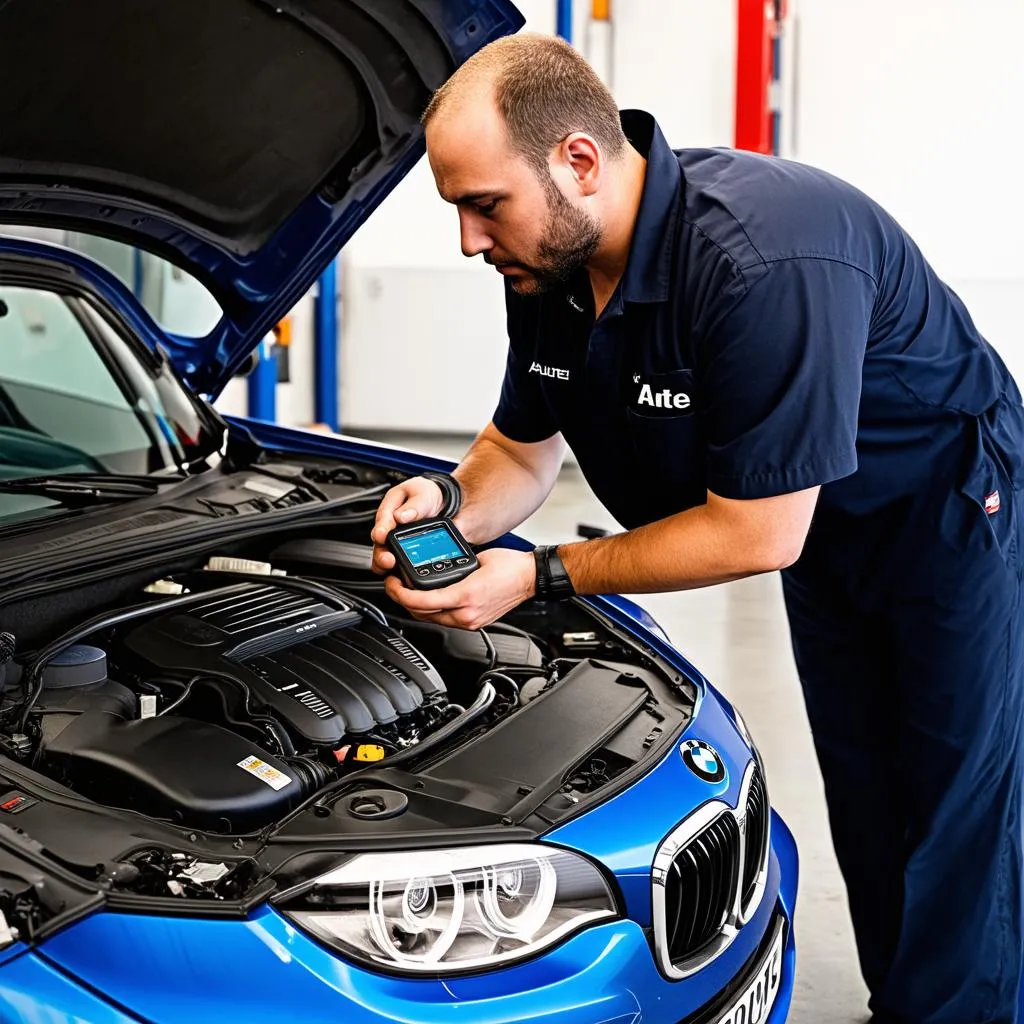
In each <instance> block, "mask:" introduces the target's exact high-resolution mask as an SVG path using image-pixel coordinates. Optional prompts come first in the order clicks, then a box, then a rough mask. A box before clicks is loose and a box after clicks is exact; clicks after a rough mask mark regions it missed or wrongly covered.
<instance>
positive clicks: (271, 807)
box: [46, 711, 308, 833]
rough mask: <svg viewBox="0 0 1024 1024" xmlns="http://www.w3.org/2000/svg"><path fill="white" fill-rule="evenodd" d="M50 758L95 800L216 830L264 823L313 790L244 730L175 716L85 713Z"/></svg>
mask: <svg viewBox="0 0 1024 1024" xmlns="http://www.w3.org/2000/svg"><path fill="white" fill-rule="evenodd" d="M46 759H47V761H48V763H50V764H51V765H54V766H56V767H58V768H61V769H63V770H64V771H65V772H66V773H67V775H68V777H69V778H70V779H71V780H73V784H74V788H75V789H76V790H78V792H80V793H83V794H84V795H86V796H88V797H91V798H92V799H94V800H99V801H102V802H103V803H111V804H113V805H114V806H116V807H127V808H129V809H131V810H137V811H141V812H142V813H144V814H151V815H154V816H156V817H158V818H170V819H171V820H172V821H180V822H183V823H186V824H188V825H191V826H192V827H194V828H202V829H208V830H210V831H214V832H228V833H234V832H246V831H249V830H251V829H255V828H259V827H261V826H263V825H266V824H267V823H268V822H271V821H273V820H274V819H275V818H278V817H280V816H281V815H282V814H284V813H286V812H287V811H289V810H291V809H292V808H293V807H295V806H296V805H297V804H298V803H299V801H300V800H302V798H303V797H304V796H305V795H306V790H307V788H308V786H307V785H306V784H304V780H303V779H301V778H300V777H299V776H298V775H297V774H296V772H295V770H294V769H293V768H292V767H291V766H290V765H287V764H284V763H283V762H282V761H279V760H278V759H276V758H275V757H274V756H273V755H272V754H268V753H266V752H265V751H263V750H260V749H259V748H258V747H256V746H255V745H254V744H252V743H250V742H249V741H248V740H245V739H243V738H242V737H241V736H238V735H236V734H235V733H233V732H229V731H228V730H227V729H222V728H220V726H217V725H211V724H209V723H208V722H197V721H194V720H193V719H190V718H176V717H174V716H173V715H167V716H166V717H162V718H143V719H141V720H137V721H134V722H125V721H123V720H121V719H120V718H119V717H117V716H116V715H109V714H105V713H104V712H101V711H86V712H85V713H83V714H81V715H77V716H76V717H74V718H73V719H71V720H70V722H69V724H68V725H67V726H66V727H65V728H64V729H63V730H62V731H61V732H60V733H59V734H58V735H57V736H54V737H53V738H52V739H51V740H50V741H49V742H48V743H47V746H46Z"/></svg>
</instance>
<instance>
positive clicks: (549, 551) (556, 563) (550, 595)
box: [533, 544, 576, 601]
mask: <svg viewBox="0 0 1024 1024" xmlns="http://www.w3.org/2000/svg"><path fill="white" fill-rule="evenodd" d="M533 560H534V562H535V563H536V565H537V583H536V596H537V597H539V598H540V599H541V600H544V601H564V600H565V599H566V598H569V597H574V596H575V595H576V588H575V587H574V586H573V585H572V580H571V579H569V573H568V572H566V569H565V566H564V565H563V564H562V560H561V558H559V557H558V545H557V544H549V545H547V546H545V547H539V548H534V551H533Z"/></svg>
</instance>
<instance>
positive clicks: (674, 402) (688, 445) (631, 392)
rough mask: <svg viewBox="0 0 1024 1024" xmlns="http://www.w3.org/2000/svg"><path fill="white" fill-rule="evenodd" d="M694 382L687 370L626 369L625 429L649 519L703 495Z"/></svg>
mask: <svg viewBox="0 0 1024 1024" xmlns="http://www.w3.org/2000/svg"><path fill="white" fill-rule="evenodd" d="M635 378H639V379H635ZM695 384H696V381H695V378H694V373H693V371H692V370H674V371H672V372H670V373H655V374H637V375H631V379H630V380H629V381H628V382H627V385H626V429H627V432H628V434H629V440H630V446H631V450H632V452H633V458H634V460H635V463H634V464H635V467H636V470H637V474H638V477H639V481H640V483H639V486H640V488H641V490H642V492H643V493H644V496H645V502H644V504H645V506H646V512H645V518H646V519H647V521H648V522H650V521H652V520H653V519H662V518H664V517H665V516H669V515H674V514H675V513H676V512H682V511H684V510H685V509H688V508H693V507H694V506H696V505H703V504H704V503H705V502H706V501H707V471H706V447H707V446H706V442H705V439H704V436H703V429H702V423H701V417H700V414H699V396H698V395H697V394H696V390H695Z"/></svg>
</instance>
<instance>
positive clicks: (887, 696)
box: [783, 401, 1024, 1024]
mask: <svg viewBox="0 0 1024 1024" xmlns="http://www.w3.org/2000/svg"><path fill="white" fill-rule="evenodd" d="M1022 451H1024V416H1022V413H1021V409H1020V407H1019V405H1016V404H1014V403H1012V402H1008V401H1007V402H1001V403H999V404H998V405H997V406H996V407H994V408H993V409H992V410H990V412H989V413H988V414H986V416H984V417H982V418H979V419H973V418H967V419H965V426H964V447H963V449H962V450H961V451H958V453H957V457H956V459H955V460H954V461H955V464H954V465H948V464H947V465H946V466H945V467H944V468H943V470H942V471H940V472H938V473H937V474H936V485H935V487H934V488H933V489H931V490H930V492H929V493H925V494H918V495H914V496H912V497H909V498H906V499H904V500H900V501H894V502H893V503H891V504H890V505H888V506H887V507H885V508H884V509H882V510H880V511H878V510H876V511H874V512H872V513H871V514H869V515H865V516H860V517H858V516H853V515H849V514H838V513H836V514H833V513H830V512H829V511H828V510H827V509H824V510H823V511H822V514H821V517H820V520H821V521H820V522H816V523H815V525H814V527H813V529H812V531H811V534H810V536H809V538H808V542H807V546H806V548H805V551H804V553H803V555H802V556H801V558H800V560H799V561H798V562H797V563H796V564H795V565H794V566H793V567H791V568H790V569H788V570H786V571H785V572H784V573H783V587H784V594H785V599H786V606H787V611H788V614H789V620H790V627H791V632H792V638H793V648H794V653H795V656H796V662H797V668H798V671H799V674H800V679H801V684H802V686H803V691H804V698H805V701H806V705H807V712H808V717H809V720H810V723H811V729H812V732H813V734H814V741H815V747H816V750H817V755H818V760H819V764H820V766H821V771H822V775H823V778H824V781H825V791H826V798H827V801H828V808H829V819H830V824H831V830H832V837H833V842H834V845H835V850H836V854H837V857H838V860H839V865H840V868H841V870H842V873H843V877H844V879H845V882H846V887H847V894H848V898H849V905H850V912H851V916H852V920H853V925H854V932H855V935H856V940H857V948H858V955H859V958H860V965H861V970H862V973H863V975H864V979H865V981H866V983H867V985H868V988H869V990H870V992H871V1000H870V1007H871V1010H872V1011H873V1013H874V1015H875V1018H874V1019H875V1020H877V1021H880V1022H886V1024H888V1022H892V1024H982V1022H986V1024H988V1022H991V1024H995V1022H998V1024H1013V1022H1016V1021H1018V1020H1020V1021H1024V1013H1020V1012H1019V1010H1018V1006H1019V1000H1020V994H1019V990H1020V977H1021V968H1022V955H1024V940H1022V917H1024V902H1022V869H1024V863H1022V788H1024V756H1022V754H1024V735H1022V721H1024V622H1022V607H1021V572H1022V563H1024V551H1022V550H1021V547H1022V539H1024V538H1022V529H1024V508H1022V507H1021V506H1022V505H1024V493H1022V490H1021V488H1022V485H1024V472H1022V469H1021V465H1022V456H1021V452H1022Z"/></svg>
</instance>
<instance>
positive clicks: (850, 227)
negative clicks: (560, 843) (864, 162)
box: [494, 111, 1020, 528]
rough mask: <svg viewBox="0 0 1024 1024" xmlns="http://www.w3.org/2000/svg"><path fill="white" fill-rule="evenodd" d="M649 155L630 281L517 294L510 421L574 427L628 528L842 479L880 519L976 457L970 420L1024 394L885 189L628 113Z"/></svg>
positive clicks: (830, 500)
mask: <svg viewBox="0 0 1024 1024" xmlns="http://www.w3.org/2000/svg"><path fill="white" fill-rule="evenodd" d="M621 118H622V125H623V129H624V130H625V133H626V136H627V138H628V139H629V141H630V143H631V144H632V145H633V146H634V147H635V148H636V149H637V150H638V151H639V152H640V153H641V154H642V155H643V156H644V157H646V159H647V170H646V179H645V182H644V190H643V197H642V201H641V204H640V208H639V212H638V217H637V221H636V226H635V230H634V235H633V240H632V244H631V248H630V253H629V258H628V263H627V266H626V270H625V273H624V274H623V277H622V279H621V280H620V282H619V284H618V286H617V288H616V290H615V292H614V293H613V295H612V297H611V299H610V300H609V302H608V304H607V306H606V308H605V309H604V310H603V312H602V313H601V315H600V316H599V317H597V318H596V320H595V316H594V300H593V293H592V291H591V286H590V282H589V278H588V276H587V274H586V271H585V270H581V271H580V272H579V273H578V274H577V275H576V276H575V277H574V278H572V279H570V280H569V281H567V282H566V283H565V285H564V287H563V286H559V287H556V288H555V289H553V290H551V291H548V292H546V293H544V294H543V295H540V296H519V295H517V294H515V293H514V292H513V291H512V290H511V287H510V285H508V284H506V308H507V313H508V333H509V341H510V344H509V353H508V363H507V368H506V373H505V379H504V382H503V384H502V389H501V397H500V400H499V403H498V407H497V410H496V411H495V414H494V423H495V426H497V428H498V429H499V430H500V431H501V432H502V433H503V434H505V435H506V436H507V437H509V438H511V439H513V440H515V441H523V442H532V441H541V440H543V439H545V438H547V437H550V436H552V435H553V434H555V433H558V432H561V433H562V435H563V436H564V437H565V440H566V441H567V443H568V444H569V446H570V448H571V449H572V451H573V452H574V454H575V456H576V458H577V460H578V462H579V465H580V468H581V470H582V472H583V473H584V475H585V476H586V478H587V481H588V482H589V483H590V485H591V487H592V488H593V490H594V492H595V494H596V495H597V497H598V498H599V499H600V500H601V501H602V502H603V503H604V505H605V506H606V507H607V508H608V509H609V511H610V512H611V513H612V515H614V516H615V518H616V519H617V520H618V521H619V522H620V523H621V524H622V525H623V526H624V527H627V528H632V527H635V526H639V525H642V524H644V523H649V522H652V521H654V520H656V519H661V518H664V517H665V516H669V515H672V514H674V513H677V512H680V511H682V510H685V509H688V508H692V507H693V506H695V505H698V504H703V503H704V502H705V501H706V500H707V491H709V490H710V491H712V492H714V493H715V494H718V495H721V496H723V497H726V498H763V497H768V496H771V495H777V494H783V493H789V492H793V491H798V490H801V489H804V488H808V487H812V486H815V485H818V484H820V485H823V487H822V491H821V495H820V497H819V502H818V511H817V517H818V519H820V518H821V517H822V516H823V515H827V514H828V512H829V511H830V510H842V511H844V512H850V513H854V514H863V513H865V512H870V511H872V510H874V509H878V508H881V507H882V506H884V505H885V504H886V503H888V502H891V501H894V500H896V499H898V498H899V497H900V496H901V495H905V494H908V493H910V492H912V491H914V490H915V489H918V488H920V487H922V486H924V485H925V484H926V483H929V482H933V481H934V477H935V474H936V472H937V471H939V470H941V468H942V467H943V466H945V465H946V464H947V463H948V462H950V461H951V460H953V461H955V458H956V451H957V445H958V438H960V437H961V435H962V427H963V418H964V417H968V416H979V415H981V414H982V413H983V412H984V411H985V410H986V409H988V408H989V407H990V406H992V405H993V403H995V402H996V401H997V400H998V399H999V398H1000V396H1001V395H1004V394H1010V395H1012V396H1014V399H1015V400H1016V401H1018V402H1019V400H1020V398H1019V394H1018V393H1017V390H1016V386H1015V385H1014V382H1013V380H1012V378H1011V377H1010V375H1009V374H1008V372H1007V370H1006V368H1005V367H1004V365H1003V363H1002V362H1001V360H1000V359H999V357H998V356H997V355H996V353H995V352H994V351H993V350H992V349H991V347H990V346H989V345H988V344H987V343H986V341H985V340H984V339H983V338H982V337H981V336H980V334H979V333H978V331H977V330H976V328H975V327H974V324H973V323H972V322H971V319H970V316H969V315H968V313H967V310H966V309H965V308H964V306H963V304H962V303H961V302H960V300H959V299H958V298H957V296H956V295H955V294H954V293H953V292H952V291H951V290H950V289H948V288H947V287H946V286H945V285H944V284H943V283H942V282H941V281H940V280H939V279H938V277H937V276H936V274H935V273H934V271H933V270H932V269H931V267H930V266H929V265H928V264H927V262H926V261H925V259H924V257H923V256H922V255H921V253H920V251H919V250H918V248H917V246H916V245H915V244H914V242H913V241H912V240H911V238H910V237H909V236H908V235H907V234H906V233H905V232H904V231H903V230H902V228H900V226H899V225H898V224H897V223H896V222H895V221H894V220H893V218H892V217H890V216H889V215H888V214H887V213H886V212H885V211H884V210H882V209H881V208H880V207H879V206H878V205H877V204H876V203H874V202H872V201H871V200H870V199H869V198H868V197H867V196H865V195H863V194H862V193H861V192H859V191H857V190H856V189H855V188H853V187H852V186H850V185H848V184H846V183H844V182H842V181H840V180H838V179H836V178H835V177H833V176H831V175H829V174H826V173H824V172H823V171H819V170H816V169H814V168H811V167H807V166H804V165H801V164H797V163H793V162H789V161H785V160H779V159H776V158H771V157H763V156H759V155H755V154H752V153H746V152H741V151H734V150H728V149H686V150H677V151H673V150H672V149H671V148H670V147H669V145H668V143H667V142H666V141H665V138H664V136H663V135H662V133H661V130H660V129H659V127H658V125H657V123H656V122H655V120H654V118H652V117H651V116H650V115H649V114H646V113H644V112H642V111H623V112H622V115H621Z"/></svg>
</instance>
